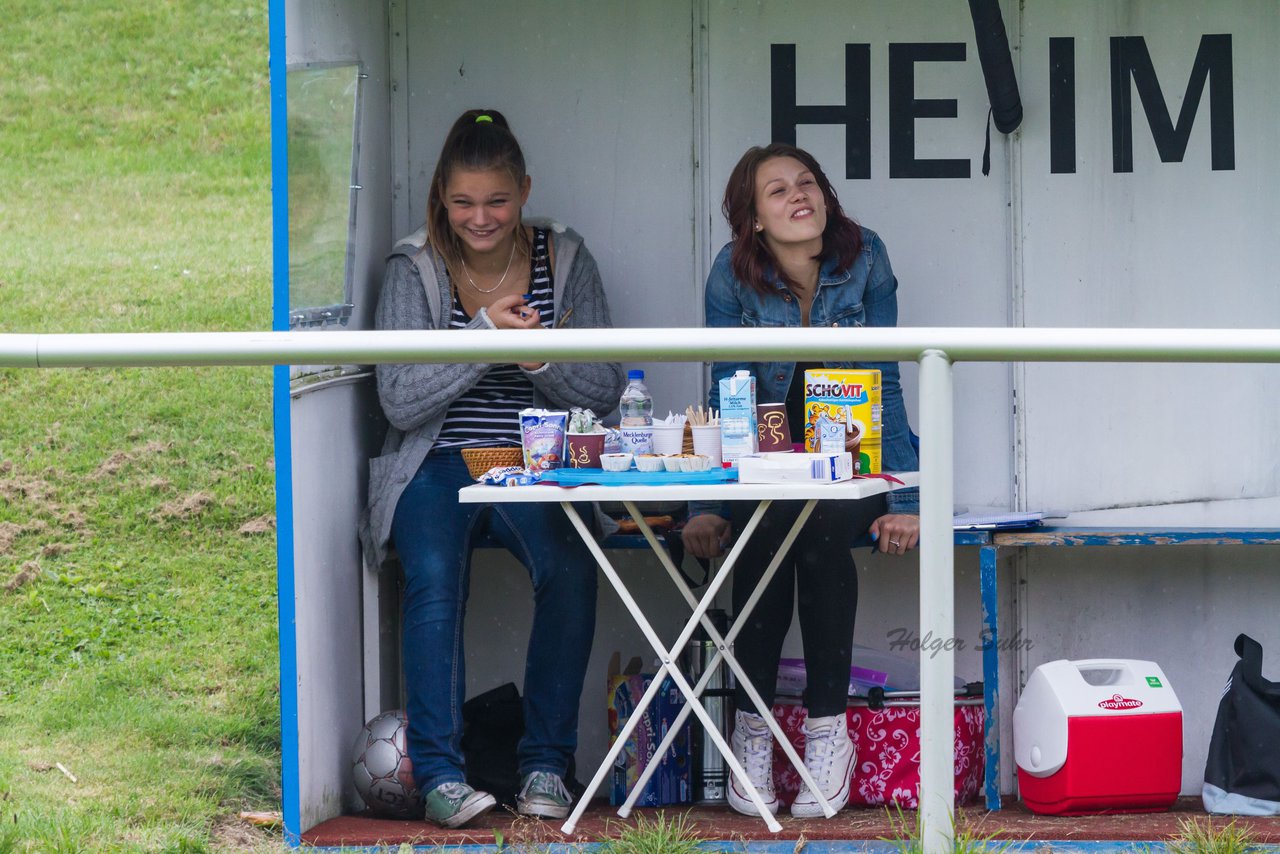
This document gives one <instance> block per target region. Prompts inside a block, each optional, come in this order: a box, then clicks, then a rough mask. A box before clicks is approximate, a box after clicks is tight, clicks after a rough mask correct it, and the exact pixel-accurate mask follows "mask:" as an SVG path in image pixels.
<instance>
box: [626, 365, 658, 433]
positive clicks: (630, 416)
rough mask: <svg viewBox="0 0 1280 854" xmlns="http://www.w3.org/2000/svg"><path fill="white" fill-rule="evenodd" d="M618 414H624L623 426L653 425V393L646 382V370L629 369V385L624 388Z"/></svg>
mask: <svg viewBox="0 0 1280 854" xmlns="http://www.w3.org/2000/svg"><path fill="white" fill-rule="evenodd" d="M618 414H620V415H621V416H622V421H621V422H620V423H621V425H622V426H623V427H649V426H652V425H653V395H651V394H649V387H648V386H646V385H645V384H644V371H627V387H626V388H625V389H623V390H622V399H621V400H620V401H619V402H618Z"/></svg>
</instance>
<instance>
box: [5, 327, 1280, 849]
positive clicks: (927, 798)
mask: <svg viewBox="0 0 1280 854" xmlns="http://www.w3.org/2000/svg"><path fill="white" fill-rule="evenodd" d="M824 359H825V360H840V361H854V360H858V361H916V362H919V364H920V388H919V394H920V405H919V416H920V423H919V427H920V440H921V442H920V444H921V455H920V632H921V636H922V637H927V636H929V635H930V633H932V636H933V637H951V636H952V635H953V633H954V626H955V597H954V589H953V588H954V582H953V577H954V572H953V570H954V566H953V539H952V513H953V497H952V486H953V483H952V472H953V468H954V460H953V454H952V447H953V446H952V434H953V403H952V365H953V363H954V362H964V361H986V362H992V361H995V362H1046V361H1057V362H1063V361H1067V362H1237V363H1280V330H1273V329H1056V328H1040V329H1005V328H941V327H939V328H902V329H825V328H824V329H768V330H758V329H609V330H601V329H569V330H551V331H547V332H544V333H538V334H533V335H531V334H529V333H528V332H527V331H524V330H506V331H485V332H480V331H467V330H456V331H448V332H443V331H423V332H368V331H321V332H208V333H132V334H129V333H122V334H93V335H57V334H50V335H6V334H0V367H10V368H58V367H62V368H72V367H77V368H83V367H158V366H175V365H273V364H274V365H286V364H287V365H314V364H330V365H341V364H362V365H363V364H375V363H385V362H393V363H395V362H523V361H535V360H537V361H578V362H583V361H599V360H609V361H660V362H675V361H692V362H710V361H718V360H748V361H821V360H824ZM954 675H955V657H954V653H953V652H952V651H951V649H950V647H947V648H945V649H944V650H943V651H942V652H941V653H940V654H934V653H933V651H931V650H924V649H922V650H921V654H920V709H921V762H920V821H921V827H922V832H923V833H924V834H925V836H924V839H923V840H922V841H923V844H924V850H925V851H927V852H930V854H935V852H936V854H942V852H950V851H952V850H953V843H954V839H953V833H954V831H953V822H952V819H953V815H954V808H955V803H954V800H955V799H954V793H953V788H952V774H953V768H954V762H955V757H954V745H953V736H952V728H953V725H954V719H953V710H952V697H953V693H952V686H953V684H954Z"/></svg>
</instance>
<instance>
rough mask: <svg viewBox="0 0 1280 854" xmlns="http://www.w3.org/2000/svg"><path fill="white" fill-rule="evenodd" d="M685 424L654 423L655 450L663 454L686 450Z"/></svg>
mask: <svg viewBox="0 0 1280 854" xmlns="http://www.w3.org/2000/svg"><path fill="white" fill-rule="evenodd" d="M683 446H684V425H683V424H654V425H653V452H654V453H655V454H662V455H663V456H669V455H675V454H678V453H680V452H681V451H682V450H684V447H683Z"/></svg>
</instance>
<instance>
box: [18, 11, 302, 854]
mask: <svg viewBox="0 0 1280 854" xmlns="http://www.w3.org/2000/svg"><path fill="white" fill-rule="evenodd" d="M6 13H7V14H6V15H4V16H3V17H0V42H2V43H3V44H4V45H5V49H6V53H7V55H8V57H9V60H10V61H9V63H8V68H9V69H10V73H9V74H6V75H4V76H3V77H0V187H3V188H4V192H3V193H0V308H2V311H0V331H3V332H124V331H162V330H183V331H187V330H192V331H194V330H229V329H263V328H268V327H269V326H270V303H271V295H270V183H269V178H270V174H269V171H270V161H269V136H268V89H267V85H268V84H267V33H266V25H267V21H266V4H262V3H259V4H248V3H241V4H226V3H213V4H199V3H195V2H142V0H135V2H126V0H75V2H68V1H67V0H64V2H41V3H36V2H27V1H26V0H11V2H10V3H9V4H8V5H7V6H6ZM272 512H273V498H272V463H271V439H270V370H269V369H266V368H258V369H186V370H183V369H148V370H0V637H4V638H5V639H6V640H5V643H4V644H0V852H10V851H13V852H45V851H55V852H56V851H219V850H228V851H231V850H237V851H238V850H246V849H252V848H254V847H256V846H267V847H271V848H274V847H276V845H275V843H274V841H273V839H272V837H271V836H270V835H269V834H266V833H263V832H261V831H258V830H255V829H252V828H249V827H247V826H246V825H244V824H243V823H242V822H240V821H239V820H238V819H237V818H236V814H237V813H238V812H239V811H240V810H243V809H256V810H273V809H278V808H279V790H278V782H277V781H278V779H279V709H278V675H277V654H276V602H275V560H274V547H275V544H274V536H273V534H272V533H271V530H270V529H269V528H267V530H266V531H265V532H263V533H241V528H242V527H243V526H245V525H246V523H253V522H255V521H256V522H257V523H258V524H257V525H256V526H255V527H256V528H262V527H264V525H263V522H264V521H265V519H267V518H269V517H270V514H271V513H272ZM59 765H61V766H62V768H64V769H66V773H64V772H63V771H62V770H60V769H59V767H58V766H59ZM73 776H74V778H75V781H74V782H73V781H72V779H71V777H73Z"/></svg>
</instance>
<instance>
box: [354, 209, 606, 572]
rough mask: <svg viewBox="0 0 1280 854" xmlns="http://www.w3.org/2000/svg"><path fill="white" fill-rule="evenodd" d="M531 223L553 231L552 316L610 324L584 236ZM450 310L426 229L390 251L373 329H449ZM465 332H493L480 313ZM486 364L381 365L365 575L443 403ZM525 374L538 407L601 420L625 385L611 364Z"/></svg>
mask: <svg viewBox="0 0 1280 854" xmlns="http://www.w3.org/2000/svg"><path fill="white" fill-rule="evenodd" d="M530 224H534V225H538V226H539V227H544V228H550V230H551V239H552V247H553V250H554V256H553V257H554V262H555V273H554V276H553V294H554V305H555V316H556V317H557V318H566V316H567V319H566V320H565V322H564V327H565V328H572V327H609V326H612V323H611V322H610V320H609V306H608V304H607V303H606V301H605V296H604V288H603V286H602V285H601V282H600V271H599V269H598V268H597V266H596V261H595V259H594V258H593V257H591V253H590V252H589V251H587V248H586V246H584V245H583V243H582V238H581V237H580V236H579V235H578V234H577V233H576V232H574V231H573V230H572V229H567V228H565V227H564V226H563V225H560V224H559V223H550V222H531V223H530ZM452 304H453V293H452V286H451V284H450V281H449V274H448V272H447V271H446V269H445V265H444V262H443V260H441V259H440V258H438V257H437V256H436V254H435V253H434V252H433V251H432V250H431V249H430V248H429V246H427V241H426V230H425V227H424V228H423V229H419V230H418V232H417V233H415V234H414V235H412V236H411V237H408V238H406V239H404V240H401V241H400V242H399V243H398V244H396V247H395V249H394V250H392V253H391V255H390V256H389V257H388V259H387V270H386V275H385V278H384V280H383V285H382V294H381V296H380V297H379V299H378V311H377V317H376V324H377V328H378V329H445V328H447V327H448V323H449V308H448V307H449V306H451V305H452ZM569 312H572V314H570V313H569ZM467 328H468V329H494V328H496V327H495V326H494V324H493V321H492V320H491V319H490V318H489V314H488V312H487V311H486V310H485V309H480V311H478V312H477V313H476V316H475V317H474V318H472V320H471V323H470V324H469V325H468V326H467ZM489 367H490V366H489V365H488V364H469V363H466V364H451V365H428V364H413V365H385V364H384V365H378V366H377V378H378V399H379V401H380V402H381V403H382V411H383V412H384V413H386V416H387V420H388V421H390V422H391V427H390V429H389V430H388V432H387V438H386V441H385V442H384V443H383V446H382V454H381V456H378V457H375V458H374V459H372V460H370V461H369V501H368V505H367V507H366V509H365V512H364V514H363V515H362V517H361V520H360V542H361V545H362V547H363V550H364V563H365V568H366V569H368V570H370V571H377V570H379V569H381V568H382V566H383V565H384V563H385V562H386V560H387V557H388V551H389V541H390V539H391V520H392V518H393V516H394V515H395V510H396V504H397V503H398V502H399V500H400V495H401V494H402V493H403V492H404V489H405V487H406V486H408V484H409V481H410V480H411V479H412V478H413V476H414V474H415V473H416V472H417V471H418V467H419V466H420V465H421V464H422V461H423V460H424V459H425V458H426V456H427V453H428V452H429V451H430V450H431V446H432V445H433V444H434V443H435V440H436V436H437V435H438V434H439V432H440V425H441V424H442V423H443V422H444V417H445V413H446V412H447V411H448V409H449V404H450V403H452V402H453V400H454V399H455V398H456V397H458V395H460V394H462V393H463V392H464V391H466V390H467V389H469V388H471V387H472V386H473V385H475V383H476V382H477V381H478V380H479V379H480V377H481V376H482V375H483V374H484V372H485V371H487V370H488V369H489ZM525 376H527V377H528V378H529V380H530V381H531V382H532V383H533V396H534V404H535V405H536V406H542V407H550V408H555V409H568V408H569V407H571V406H581V407H585V408H589V409H592V410H594V411H595V412H596V413H597V414H599V415H604V414H605V413H608V412H611V411H613V409H614V407H616V406H617V405H618V398H619V396H620V395H621V394H622V388H623V386H624V384H625V383H624V378H623V374H622V366H621V365H619V364H618V363H616V362H591V363H576V362H548V363H546V364H545V365H543V366H542V367H541V368H539V369H538V370H536V371H525Z"/></svg>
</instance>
